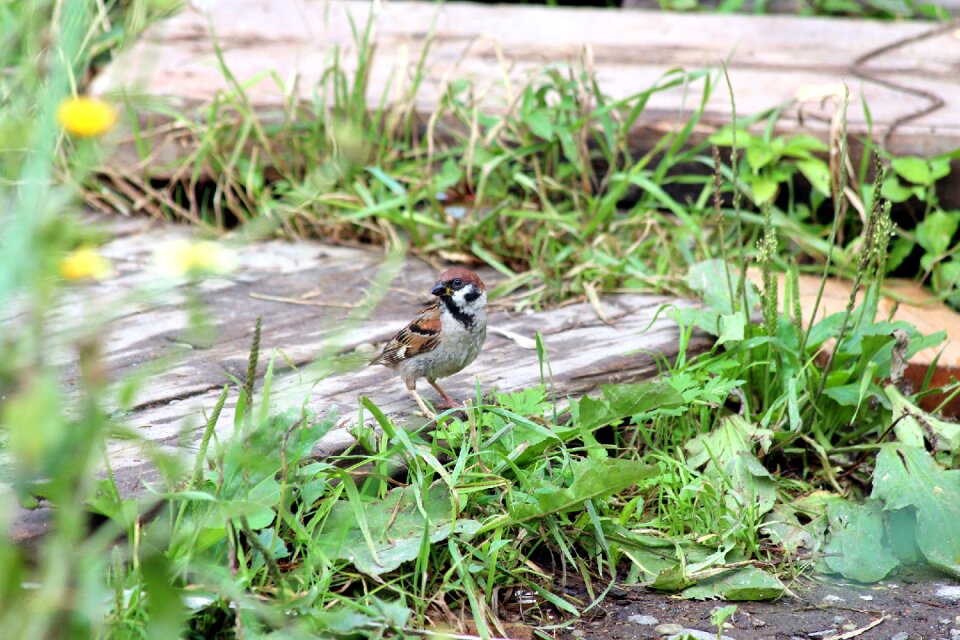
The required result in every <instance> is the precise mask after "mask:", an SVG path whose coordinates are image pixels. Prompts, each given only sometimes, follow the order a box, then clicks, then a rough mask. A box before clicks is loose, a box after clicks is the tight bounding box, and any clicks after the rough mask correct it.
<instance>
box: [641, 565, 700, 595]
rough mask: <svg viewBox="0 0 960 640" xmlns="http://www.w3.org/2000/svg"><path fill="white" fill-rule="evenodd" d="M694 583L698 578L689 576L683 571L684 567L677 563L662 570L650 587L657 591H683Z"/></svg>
mask: <svg viewBox="0 0 960 640" xmlns="http://www.w3.org/2000/svg"><path fill="white" fill-rule="evenodd" d="M692 584H696V580H694V579H693V578H691V577H689V576H687V575H686V573H685V572H684V571H683V567H681V566H679V565H677V566H675V567H670V568H669V569H665V570H664V571H661V572H660V573H659V574H658V575H657V577H656V579H655V580H654V581H653V582H652V583H651V584H650V588H651V589H654V590H655V591H669V592H671V593H673V592H676V591H682V590H684V589H686V588H687V587H689V586H690V585H692Z"/></svg>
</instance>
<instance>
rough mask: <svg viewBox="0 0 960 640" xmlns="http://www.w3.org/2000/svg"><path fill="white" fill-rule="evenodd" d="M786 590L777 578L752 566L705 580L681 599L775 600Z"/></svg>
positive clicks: (687, 589) (684, 593) (687, 591)
mask: <svg viewBox="0 0 960 640" xmlns="http://www.w3.org/2000/svg"><path fill="white" fill-rule="evenodd" d="M785 589H786V587H784V586H783V583H782V582H780V580H779V579H778V578H777V577H776V576H774V575H772V574H770V573H767V572H766V571H764V570H763V569H759V568H757V567H752V566H751V567H742V568H740V569H731V570H730V571H725V572H723V573H721V574H719V575H715V576H711V577H709V578H704V579H703V580H701V581H699V582H698V583H697V584H695V585H693V586H692V587H687V588H686V589H684V590H683V593H681V594H680V597H681V598H684V599H687V600H691V599H692V600H712V599H715V598H723V599H725V600H773V599H775V598H779V597H780V596H781V595H783V592H784V590H785Z"/></svg>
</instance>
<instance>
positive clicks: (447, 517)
mask: <svg viewBox="0 0 960 640" xmlns="http://www.w3.org/2000/svg"><path fill="white" fill-rule="evenodd" d="M415 491H416V488H415V487H412V486H409V487H401V488H397V489H394V490H392V491H390V492H389V493H388V494H387V496H386V497H385V498H384V499H383V500H376V501H371V502H367V503H365V504H364V505H363V511H364V516H365V519H366V524H367V527H368V528H369V531H370V532H371V533H372V534H373V536H374V538H373V546H374V549H373V551H375V555H374V553H372V552H371V549H370V548H369V545H368V543H367V541H366V540H365V538H364V535H363V532H362V531H361V529H360V526H359V524H358V522H357V519H356V517H355V516H354V512H353V508H352V507H351V505H350V504H348V501H346V500H341V501H339V502H337V503H336V504H335V505H334V506H333V508H332V509H331V510H330V515H329V516H327V519H326V521H325V522H324V524H323V527H322V529H320V530H318V535H317V537H316V539H315V544H316V546H317V547H318V549H319V550H320V551H321V552H323V553H324V554H326V555H327V556H328V557H330V558H338V559H343V560H349V561H350V562H351V563H353V565H354V566H355V567H356V568H357V569H358V570H360V571H362V572H363V573H366V574H367V575H370V576H378V575H380V574H383V573H386V572H388V571H392V570H394V569H396V568H397V567H399V566H400V565H401V564H402V563H403V562H407V561H410V560H414V559H415V558H416V557H417V556H418V555H419V553H420V549H421V544H422V542H423V539H424V537H425V534H426V535H427V537H429V539H430V542H433V543H436V542H440V541H441V540H445V539H446V538H447V537H448V536H450V534H452V533H458V534H464V535H468V536H469V535H472V534H473V533H475V532H476V531H477V530H478V529H479V528H480V523H479V522H477V521H475V520H456V521H454V520H453V516H452V513H453V503H452V500H451V497H450V492H449V489H448V488H447V487H446V485H444V484H437V485H434V486H432V487H430V489H429V490H428V491H427V492H426V493H425V494H424V495H423V496H422V502H423V508H424V509H425V510H426V517H424V514H423V513H422V512H421V510H420V508H419V506H418V505H417V496H416V494H415Z"/></svg>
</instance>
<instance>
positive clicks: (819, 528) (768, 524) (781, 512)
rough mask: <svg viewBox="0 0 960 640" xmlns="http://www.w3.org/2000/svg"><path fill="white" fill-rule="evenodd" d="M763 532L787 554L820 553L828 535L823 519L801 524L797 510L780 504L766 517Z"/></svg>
mask: <svg viewBox="0 0 960 640" xmlns="http://www.w3.org/2000/svg"><path fill="white" fill-rule="evenodd" d="M761 531H762V532H763V533H765V534H767V535H768V536H769V537H770V541H771V542H773V543H774V544H779V545H780V546H781V547H783V549H784V551H786V552H787V553H791V554H792V553H798V552H800V551H808V552H809V551H819V550H820V547H821V546H822V545H823V536H824V534H825V533H826V522H825V521H824V519H823V518H816V519H814V520H812V521H810V522H808V523H807V524H801V523H800V519H799V518H798V517H797V509H794V508H793V507H792V506H790V505H785V504H778V505H776V506H775V507H774V508H773V510H771V511H770V513H768V514H767V515H766V516H764V519H763V527H762V528H761Z"/></svg>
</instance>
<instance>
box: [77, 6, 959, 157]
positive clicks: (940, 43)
mask: <svg viewBox="0 0 960 640" xmlns="http://www.w3.org/2000/svg"><path fill="white" fill-rule="evenodd" d="M194 5H198V6H202V10H200V9H196V8H187V9H185V10H183V11H182V12H181V13H179V14H178V15H176V16H174V17H172V18H171V19H169V20H167V21H165V22H161V23H158V24H157V25H155V26H154V27H152V28H151V29H149V30H148V31H147V32H146V33H145V34H144V35H143V37H142V38H141V40H140V41H139V42H137V43H136V44H135V45H134V46H133V47H132V48H131V49H130V50H128V51H127V52H125V53H123V54H121V55H120V56H118V57H117V59H116V60H115V61H114V62H113V63H112V64H110V65H108V67H107V68H106V69H105V70H104V71H103V72H102V74H101V75H100V76H99V77H98V78H97V79H96V80H95V81H94V83H93V87H92V90H93V92H94V93H96V94H100V95H115V94H118V93H126V94H130V95H142V96H147V97H149V98H150V99H151V100H152V101H155V100H156V99H158V98H159V99H162V100H164V101H167V102H169V103H171V104H172V105H174V106H175V107H177V108H180V109H185V110H187V111H190V110H192V109H195V108H198V107H200V106H202V105H205V104H208V103H209V102H210V101H211V100H212V99H213V98H214V96H215V95H216V94H217V93H218V92H221V91H225V90H227V89H228V85H227V81H226V80H225V79H224V76H223V73H222V72H221V70H220V66H219V63H218V61H217V56H216V53H215V50H214V44H213V40H212V39H211V28H212V31H213V33H215V34H216V38H217V42H219V44H220V46H221V50H222V54H223V59H224V61H225V63H226V65H227V66H228V67H229V68H230V70H231V71H232V73H233V74H234V76H235V77H236V78H237V80H238V82H240V83H242V84H243V85H244V90H245V92H246V94H247V95H248V97H249V98H250V100H251V102H252V103H253V105H254V106H255V107H256V108H257V109H259V110H260V111H261V112H264V113H267V112H270V111H271V110H274V111H275V110H277V109H280V108H281V107H282V105H283V104H284V103H285V101H287V99H288V96H287V93H286V92H288V91H294V92H295V97H297V98H299V99H301V100H304V101H312V100H314V99H315V98H316V97H317V96H316V91H317V87H318V83H319V82H320V79H321V76H322V75H323V74H324V72H325V70H326V69H327V68H328V67H329V66H330V63H331V61H332V59H333V55H334V52H335V51H339V54H340V57H341V61H342V64H343V66H344V68H346V69H351V68H353V67H355V65H356V53H357V51H356V49H357V47H356V46H355V44H354V36H353V35H352V31H351V27H350V18H351V16H352V18H353V20H354V22H355V23H356V24H361V25H362V24H363V23H364V21H365V20H366V19H367V16H368V15H369V12H370V7H371V6H376V7H379V11H378V12H377V13H376V16H375V18H374V24H375V28H374V31H373V42H374V43H375V51H376V53H375V56H374V64H373V67H372V70H371V74H370V84H369V98H370V100H371V104H378V103H379V101H380V99H381V97H382V96H383V95H384V93H385V92H386V91H387V87H389V93H388V103H394V104H395V103H396V102H397V101H398V100H400V99H401V96H403V94H404V91H405V90H406V89H407V88H408V86H409V83H410V78H411V77H412V76H413V75H414V71H415V67H416V65H417V64H418V60H419V55H420V52H421V51H422V50H423V48H424V47H425V46H426V43H427V42H428V40H429V42H430V48H429V54H428V56H427V58H426V65H425V70H426V80H425V82H424V83H423V85H422V87H421V89H420V91H419V93H418V96H417V102H416V105H415V108H416V110H417V111H418V112H420V113H422V114H424V115H426V114H430V113H432V112H433V111H434V110H435V109H436V106H437V104H438V99H439V96H440V95H442V93H443V91H444V90H445V88H446V86H447V84H448V83H449V82H450V81H451V80H453V79H457V78H470V79H472V80H473V81H474V82H475V83H476V86H477V88H478V90H477V94H478V95H480V96H483V97H482V98H481V100H482V103H481V104H482V107H483V108H484V109H486V110H488V111H491V112H493V111H503V110H505V109H506V108H508V105H510V104H512V100H513V98H514V97H515V95H516V93H517V92H518V90H519V89H520V88H521V87H522V86H523V84H524V83H525V82H526V81H528V80H529V79H530V78H532V77H534V76H535V75H536V73H537V72H539V71H540V70H541V69H542V68H543V67H544V65H547V64H552V65H557V64H559V65H568V64H575V63H576V62H577V61H578V60H583V59H584V58H585V57H586V59H588V60H589V64H590V66H591V68H592V69H593V70H594V71H595V72H596V74H597V77H598V80H599V84H600V87H601V88H602V90H603V91H604V92H605V93H606V94H608V95H609V96H611V97H612V98H615V99H621V98H626V97H628V96H630V95H633V94H635V93H636V92H638V91H641V90H644V89H647V88H649V87H650V86H652V85H654V84H655V83H657V82H658V80H660V79H661V77H662V76H663V74H664V73H665V72H667V71H668V70H670V69H674V68H677V67H683V68H685V69H687V70H688V71H694V70H696V69H700V68H707V67H709V68H714V69H717V68H718V67H719V64H720V62H721V61H722V60H725V59H726V60H728V66H729V69H730V76H731V80H732V84H733V88H734V91H735V95H736V101H737V111H738V114H739V115H740V116H741V117H743V116H748V115H751V114H757V113H760V112H763V111H765V110H767V109H769V108H771V107H774V106H777V105H781V104H787V105H788V106H787V108H786V109H785V110H784V113H783V117H782V119H781V122H780V126H781V129H782V130H785V131H791V132H807V133H812V134H814V135H818V136H821V137H825V136H826V135H827V133H828V130H829V126H830V119H831V117H832V116H833V115H834V113H835V111H836V109H837V107H838V99H837V98H836V95H837V94H838V92H840V91H841V90H842V85H843V83H846V85H847V86H848V87H849V89H850V105H851V108H850V110H849V116H848V117H849V131H850V132H851V133H852V134H854V135H861V134H866V133H867V129H868V127H867V119H866V116H865V114H864V112H863V109H862V108H861V99H864V100H866V101H867V103H868V104H869V107H870V112H871V116H872V120H873V132H874V135H875V136H876V137H878V138H886V139H887V142H888V146H889V149H890V150H891V151H893V152H894V153H898V154H905V153H906V154H918V155H932V154H937V153H943V152H946V151H952V150H954V149H956V148H960V90H958V89H960V73H958V71H957V67H956V62H957V60H960V28H958V27H957V25H956V24H946V25H943V24H936V23H929V22H911V21H897V22H881V21H875V20H850V19H838V18H798V17H792V16H744V15H716V14H696V15H691V14H677V13H666V12H647V11H640V10H629V11H621V10H602V9H583V8H555V7H531V6H509V7H508V6H488V5H474V4H465V3H446V4H443V5H437V4H435V3H430V2H398V3H384V4H380V3H373V5H371V3H367V2H351V1H349V0H328V1H309V0H209V1H207V2H203V3H202V5H201V3H194ZM505 79H509V82H505ZM279 84H282V85H283V88H281V87H280V86H278V85H279ZM702 88H703V81H702V80H700V81H693V82H690V83H689V85H688V86H684V87H676V88H673V89H670V90H665V91H663V92H660V93H657V94H655V95H653V96H652V98H651V99H650V102H649V104H648V107H647V110H646V112H645V113H644V114H643V115H642V117H641V118H640V119H639V120H638V121H637V123H636V132H637V139H638V140H637V141H638V144H641V145H643V144H644V143H646V144H649V143H650V141H651V139H652V136H655V135H660V134H661V133H662V132H663V131H665V130H670V129H674V128H676V127H678V126H680V125H682V124H683V123H684V122H685V120H686V118H687V117H688V115H689V114H690V112H691V110H692V109H694V108H695V107H696V106H697V103H698V101H699V97H700V93H701V90H702ZM831 96H832V97H831ZM148 102H149V101H148ZM143 103H144V101H134V104H143ZM729 121H730V104H729V98H728V95H727V91H726V87H724V86H723V85H722V82H721V83H720V84H719V85H718V86H717V87H716V90H715V91H714V92H713V95H712V97H711V99H710V100H709V102H708V104H707V107H706V112H705V115H704V118H703V121H702V126H701V127H700V128H699V129H698V132H697V133H698V135H701V136H702V135H705V134H706V133H707V132H709V131H711V130H713V129H714V128H716V127H717V126H720V125H723V124H727V123H728V122H729ZM158 140H159V139H158ZM127 142H129V140H128V141H127ZM182 144H183V141H182V140H180V141H176V142H174V141H172V140H168V141H167V143H166V144H164V145H160V144H159V143H158V147H157V148H156V150H155V153H154V155H153V156H152V157H151V163H150V167H139V168H150V169H151V170H153V171H155V172H159V173H160V174H162V173H163V172H164V171H165V169H163V168H162V167H161V166H160V165H162V163H163V162H166V161H169V160H170V159H171V158H175V157H177V156H178V155H179V154H182V153H183V152H184V149H183V148H182V147H181V145H182ZM114 162H115V164H116V165H117V166H123V167H125V168H127V169H128V170H129V169H130V168H132V167H138V166H139V164H138V163H139V158H138V157H137V156H136V155H135V154H133V152H132V147H131V145H130V144H126V145H122V146H121V152H120V153H119V154H118V155H117V156H116V158H115V161H114Z"/></svg>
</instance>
